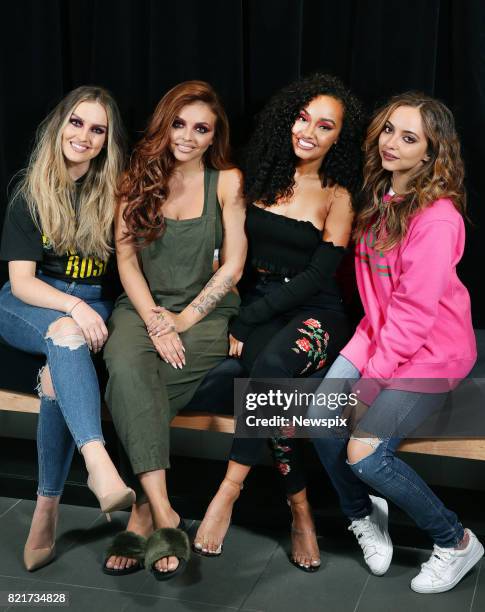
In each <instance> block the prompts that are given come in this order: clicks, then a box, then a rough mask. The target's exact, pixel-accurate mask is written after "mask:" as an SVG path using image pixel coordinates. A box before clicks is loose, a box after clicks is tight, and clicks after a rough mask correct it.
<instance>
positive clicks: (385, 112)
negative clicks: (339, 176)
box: [354, 92, 466, 251]
mask: <svg viewBox="0 0 485 612" xmlns="http://www.w3.org/2000/svg"><path fill="white" fill-rule="evenodd" d="M400 106H411V107H413V108H417V109H419V112H420V114H421V120H422V124H423V131H424V134H425V137H426V140H427V143H428V151H427V155H428V156H429V159H428V160H427V161H425V162H423V164H422V165H420V166H419V167H418V168H417V169H416V171H415V172H414V174H413V175H412V176H411V178H410V180H409V182H408V185H407V190H406V193H403V194H399V197H396V198H395V199H394V201H393V203H392V206H387V207H386V210H385V212H384V209H383V206H382V198H383V196H384V195H385V193H386V192H387V191H388V190H389V187H390V184H391V172H389V171H388V170H385V169H384V168H383V167H382V161H381V156H380V154H379V136H380V134H381V132H382V130H383V129H384V126H385V125H386V121H387V120H388V119H389V117H390V115H391V114H392V113H393V112H394V111H395V110H396V109H397V108H398V107H400ZM363 149H364V155H365V160H364V186H363V194H362V208H361V210H360V212H359V214H358V215H357V219H356V223H355V230H354V239H355V240H356V241H358V240H359V239H360V238H361V237H362V235H363V234H364V233H365V231H366V230H367V229H368V227H369V226H370V225H371V224H374V223H376V224H377V227H379V232H378V238H377V242H376V244H375V248H377V249H379V250H381V251H388V250H390V249H392V248H393V247H394V246H396V244H399V242H400V241H401V240H402V239H403V237H404V236H405V234H406V231H407V229H408V225H409V221H410V219H411V217H412V216H413V215H415V214H416V213H417V212H418V211H420V210H423V209H424V208H426V207H427V206H429V205H430V204H432V203H433V202H434V201H435V200H437V199H439V198H450V199H451V200H452V201H453V204H454V206H455V207H456V209H457V210H458V211H459V212H460V213H461V214H462V215H463V216H464V217H466V196H465V189H464V186H463V180H464V175H465V171H464V166H463V160H462V157H461V152H460V141H459V139H458V135H457V133H456V129H455V122H454V119H453V115H452V113H451V111H450V109H449V108H448V107H447V106H445V105H444V104H443V103H442V102H440V101H439V100H435V99H434V98H430V97H428V96H426V95H424V94H422V93H416V92H406V93H404V94H400V95H397V96H394V97H393V98H391V100H390V101H389V102H388V103H387V104H386V105H385V106H383V107H382V108H381V109H379V110H378V111H377V113H376V114H375V116H374V118H373V120H372V121H371V123H370V125H369V128H368V131H367V137H366V139H365V142H364V146H363Z"/></svg>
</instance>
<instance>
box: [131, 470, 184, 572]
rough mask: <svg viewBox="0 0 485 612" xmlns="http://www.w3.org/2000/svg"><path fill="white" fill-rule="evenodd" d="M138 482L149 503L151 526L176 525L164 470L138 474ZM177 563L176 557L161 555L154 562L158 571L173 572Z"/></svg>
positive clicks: (178, 518) (177, 519)
mask: <svg viewBox="0 0 485 612" xmlns="http://www.w3.org/2000/svg"><path fill="white" fill-rule="evenodd" d="M140 482H141V485H142V487H143V490H144V491H145V493H146V496H147V497H148V503H149V504H150V511H151V515H152V521H153V528H154V529H161V528H162V527H178V525H179V523H180V517H179V515H178V514H177V513H176V512H175V510H174V509H173V508H172V506H171V505H170V500H169V499H168V493H167V483H166V480H165V470H153V471H152V472H145V473H143V474H140ZM178 564H179V560H178V559H177V557H163V558H162V559H160V560H159V561H157V562H156V563H155V569H157V570H158V571H160V572H167V571H168V572H173V571H174V570H176V569H177V567H178ZM148 569H150V568H148Z"/></svg>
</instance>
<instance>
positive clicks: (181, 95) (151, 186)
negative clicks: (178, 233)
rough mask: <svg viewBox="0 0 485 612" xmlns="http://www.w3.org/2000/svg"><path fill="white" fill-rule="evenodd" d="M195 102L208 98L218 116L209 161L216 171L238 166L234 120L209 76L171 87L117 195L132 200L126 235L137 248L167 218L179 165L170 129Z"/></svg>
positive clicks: (126, 212) (156, 234) (156, 232)
mask: <svg viewBox="0 0 485 612" xmlns="http://www.w3.org/2000/svg"><path fill="white" fill-rule="evenodd" d="M194 102H204V103H205V104H207V105H208V106H209V108H210V109H211V110H212V112H213V113H214V114H215V116H216V124H215V133H214V140H213V143H212V145H211V146H210V147H209V148H208V149H207V151H206V152H205V154H204V158H203V163H204V165H205V166H208V167H210V168H215V169H216V170H226V169H227V168H231V167H233V164H232V163H231V161H230V146H229V121H228V119H227V115H226V112H225V111H224V108H223V106H222V104H221V102H220V100H219V97H218V95H217V94H216V92H215V91H214V89H213V88H212V87H211V86H210V85H209V83H206V82H205V81H185V82H183V83H180V84H179V85H176V86H175V87H173V88H172V89H171V90H170V91H168V92H167V93H166V94H165V95H164V96H163V98H162V99H161V100H160V102H159V103H158V104H157V107H156V108H155V111H154V113H153V115H152V117H151V118H150V120H149V123H148V127H147V129H146V131H145V134H144V135H143V138H142V139H141V140H140V142H139V143H138V144H137V145H136V147H135V149H134V151H133V154H132V155H131V158H130V163H129V165H128V169H127V171H126V172H125V173H124V175H123V177H122V180H121V184H120V188H119V190H118V197H119V201H120V203H121V202H123V201H125V202H127V205H126V208H125V210H124V211H123V219H124V221H125V223H126V228H127V232H126V235H125V239H128V240H131V241H133V242H134V244H136V247H137V248H143V247H146V246H148V245H149V244H150V243H151V242H153V241H154V240H156V239H157V238H159V237H160V236H161V235H162V233H163V231H164V229H165V221H164V217H163V213H162V204H163V202H164V201H165V200H166V199H167V198H168V196H169V193H170V190H169V186H168V183H169V179H170V177H171V175H172V172H173V170H174V166H175V158H174V156H173V153H172V151H171V150H170V146H169V145H170V129H171V128H172V125H173V122H174V121H175V119H176V117H177V116H178V115H179V113H180V111H181V109H182V108H183V107H184V106H187V105H188V104H192V103H194Z"/></svg>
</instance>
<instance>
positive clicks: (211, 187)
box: [204, 168, 219, 216]
mask: <svg viewBox="0 0 485 612" xmlns="http://www.w3.org/2000/svg"><path fill="white" fill-rule="evenodd" d="M218 180H219V170H214V169H213V168H206V169H205V173H204V214H207V215H210V216H215V215H217V208H218V206H219V204H218V203H217V183H218Z"/></svg>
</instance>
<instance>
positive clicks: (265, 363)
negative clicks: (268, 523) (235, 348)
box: [230, 305, 350, 495]
mask: <svg viewBox="0 0 485 612" xmlns="http://www.w3.org/2000/svg"><path fill="white" fill-rule="evenodd" d="M349 338H350V328H349V323H348V320H347V316H346V315H345V314H344V313H343V312H339V311H337V310H328V309H325V308H319V307H317V306H315V305H309V306H303V307H301V308H298V309H294V310H292V311H290V312H288V313H284V314H282V315H279V316H278V317H275V318H274V319H272V320H271V321H269V322H268V323H264V324H262V325H260V326H258V327H257V328H256V329H255V330H254V331H253V332H252V333H251V335H250V336H249V338H248V339H247V340H246V342H245V343H244V348H243V353H242V362H243V364H244V366H245V368H246V371H247V372H248V377H250V378H295V377H301V376H310V375H311V374H313V373H315V372H316V371H317V370H320V369H322V368H323V367H326V366H328V365H330V364H331V363H332V362H333V361H334V359H336V357H337V356H338V354H339V352H340V350H341V349H342V348H343V346H344V345H345V344H346V342H347V341H348V340H349ZM265 444H266V440H265V439H264V438H234V441H233V444H232V449H231V456H230V458H231V459H232V460H233V461H236V462H237V463H241V464H242V465H255V464H257V463H258V462H259V461H260V459H261V455H262V454H263V452H264V447H265ZM270 445H271V449H272V453H273V457H274V461H275V465H276V468H277V469H278V472H279V474H281V476H282V477H283V482H284V487H285V490H286V493H287V495H288V494H290V495H291V494H293V493H297V492H298V491H301V490H302V489H304V488H305V486H306V476H305V469H304V466H303V446H302V445H303V440H301V439H298V438H292V437H284V436H283V435H282V436H281V437H276V438H272V439H271V440H270Z"/></svg>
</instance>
